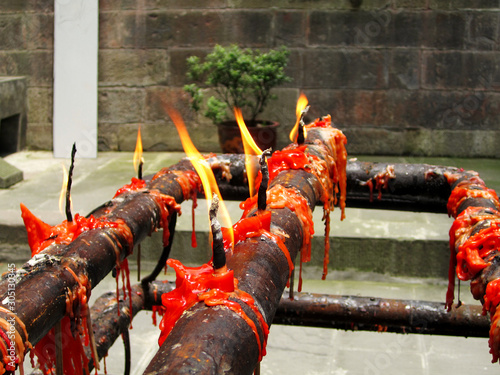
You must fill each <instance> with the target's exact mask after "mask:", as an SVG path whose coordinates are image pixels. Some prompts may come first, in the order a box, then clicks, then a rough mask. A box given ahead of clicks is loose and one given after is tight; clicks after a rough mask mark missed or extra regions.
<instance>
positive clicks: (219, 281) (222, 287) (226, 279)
mask: <svg viewBox="0 0 500 375" xmlns="http://www.w3.org/2000/svg"><path fill="white" fill-rule="evenodd" d="M167 263H168V265H169V266H171V267H172V268H174V270H175V273H176V276H177V278H176V282H175V284H176V288H175V289H174V290H173V291H171V292H169V293H165V294H163V295H162V304H163V307H164V309H165V313H164V315H163V318H162V320H161V322H160V330H161V334H160V338H159V340H158V343H159V345H160V346H161V345H162V344H163V342H164V341H165V339H166V338H167V336H168V334H169V333H170V332H171V331H172V329H173V327H174V325H175V323H176V322H177V320H178V319H179V317H180V316H181V315H182V314H183V312H184V311H186V310H188V309H189V308H190V307H192V306H193V305H194V304H196V303H198V302H200V301H204V302H205V304H206V305H207V306H215V305H225V306H227V307H228V308H230V309H231V310H233V311H234V312H235V313H236V314H238V315H239V316H241V317H242V319H244V320H245V322H246V323H247V324H248V325H249V326H250V328H251V329H252V331H253V332H254V334H255V338H256V340H257V344H258V347H259V360H260V359H261V358H262V356H263V355H265V345H266V340H267V335H268V333H269V328H268V326H267V323H266V322H265V320H264V318H263V316H262V314H261V313H260V311H259V310H258V309H257V307H256V306H255V303H254V300H253V298H252V297H251V296H250V295H249V294H248V293H245V292H243V291H242V290H239V289H237V288H236V284H237V280H235V279H234V277H233V271H231V270H229V271H226V272H224V273H222V274H220V275H217V274H214V270H213V267H212V265H210V264H204V265H202V266H201V267H185V266H184V265H182V264H181V263H180V262H179V261H178V260H175V259H169V260H168V261H167ZM230 297H233V298H237V299H239V300H241V301H243V302H244V303H246V304H247V305H248V306H249V307H250V308H251V309H252V310H253V311H254V312H255V313H256V315H257V317H258V319H259V321H260V323H261V326H262V327H263V330H264V343H261V340H260V336H259V334H258V331H257V327H256V325H255V323H254V322H253V321H252V320H251V319H250V318H249V317H248V316H247V314H246V313H245V312H244V311H243V309H242V308H241V306H240V305H239V304H238V303H237V302H235V301H232V300H229V298H230Z"/></svg>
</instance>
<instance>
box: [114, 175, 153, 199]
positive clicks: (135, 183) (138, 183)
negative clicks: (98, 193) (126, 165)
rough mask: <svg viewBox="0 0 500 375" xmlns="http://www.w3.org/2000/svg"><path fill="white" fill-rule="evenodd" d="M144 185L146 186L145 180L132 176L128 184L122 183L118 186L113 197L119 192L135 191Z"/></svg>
mask: <svg viewBox="0 0 500 375" xmlns="http://www.w3.org/2000/svg"><path fill="white" fill-rule="evenodd" d="M145 187H146V181H144V180H140V179H138V178H136V177H132V180H131V182H130V184H127V185H123V186H122V187H121V188H119V189H118V190H117V191H116V194H115V196H114V197H113V198H116V197H117V196H119V195H120V194H123V193H125V192H130V191H137V190H140V189H144V188H145Z"/></svg>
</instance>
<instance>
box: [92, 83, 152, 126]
mask: <svg viewBox="0 0 500 375" xmlns="http://www.w3.org/2000/svg"><path fill="white" fill-rule="evenodd" d="M145 97H146V94H145V92H144V90H143V89H125V88H121V89H100V90H99V96H98V101H99V106H98V108H99V122H101V123H107V122H110V123H129V122H141V121H143V120H144V116H143V112H144V107H145Z"/></svg>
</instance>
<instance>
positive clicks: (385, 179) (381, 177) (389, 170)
mask: <svg viewBox="0 0 500 375" xmlns="http://www.w3.org/2000/svg"><path fill="white" fill-rule="evenodd" d="M393 178H396V175H395V174H394V165H388V166H387V167H386V169H385V171H383V172H380V173H377V174H376V175H375V176H373V177H372V178H370V179H369V180H368V181H366V182H361V185H366V186H368V188H369V189H370V202H373V181H375V189H377V191H378V196H377V199H378V200H381V199H382V189H387V187H388V185H389V180H391V179H393Z"/></svg>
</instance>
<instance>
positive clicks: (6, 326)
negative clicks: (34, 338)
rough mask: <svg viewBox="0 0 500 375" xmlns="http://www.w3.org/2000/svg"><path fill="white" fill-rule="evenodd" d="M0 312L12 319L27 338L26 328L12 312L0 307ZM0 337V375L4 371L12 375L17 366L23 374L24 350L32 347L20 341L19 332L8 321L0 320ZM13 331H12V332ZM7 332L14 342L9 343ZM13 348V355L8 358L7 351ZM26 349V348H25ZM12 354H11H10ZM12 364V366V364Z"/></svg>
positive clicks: (27, 342) (9, 338) (28, 343)
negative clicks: (0, 338)
mask: <svg viewBox="0 0 500 375" xmlns="http://www.w3.org/2000/svg"><path fill="white" fill-rule="evenodd" d="M0 311H1V312H3V313H4V314H6V315H8V316H9V317H11V318H14V319H15V321H16V322H17V324H18V325H19V328H21V329H22V330H23V333H24V337H26V338H27V337H28V333H27V332H26V326H25V325H24V323H23V322H22V321H21V319H19V317H18V316H17V315H16V314H14V313H13V312H12V311H10V310H8V309H6V308H4V307H1V306H0ZM0 327H1V328H2V329H0V336H1V337H2V339H3V341H2V340H0V352H1V354H0V358H1V360H0V374H4V373H5V372H6V371H10V372H12V373H14V372H15V370H16V367H17V366H19V370H20V373H21V375H23V374H24V367H23V362H24V355H25V353H26V349H27V348H28V349H32V346H31V344H30V342H29V341H26V342H24V340H23V339H22V337H21V335H20V333H19V331H18V330H17V329H16V327H15V325H14V324H11V323H10V322H9V321H7V320H6V319H0ZM12 329H13V330H12ZM7 332H10V333H13V335H14V340H13V341H11V338H12V335H11V337H9V335H8V334H7ZM12 347H14V348H15V355H13V356H10V355H9V353H8V350H9V349H10V348H12ZM26 347H27V348H26ZM10 354H12V353H10ZM12 363H13V364H12Z"/></svg>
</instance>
